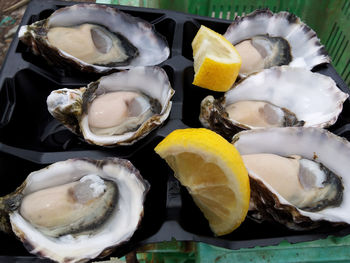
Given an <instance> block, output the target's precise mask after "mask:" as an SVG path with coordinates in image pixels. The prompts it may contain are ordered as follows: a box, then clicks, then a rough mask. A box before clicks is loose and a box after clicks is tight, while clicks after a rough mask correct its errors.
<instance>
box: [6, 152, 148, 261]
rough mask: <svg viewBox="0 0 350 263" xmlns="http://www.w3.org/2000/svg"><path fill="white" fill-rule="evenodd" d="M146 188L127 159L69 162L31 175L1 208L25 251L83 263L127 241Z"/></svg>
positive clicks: (56, 259) (103, 254)
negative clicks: (6, 214)
mask: <svg viewBox="0 0 350 263" xmlns="http://www.w3.org/2000/svg"><path fill="white" fill-rule="evenodd" d="M148 189H149V184H148V182H147V181H146V180H144V179H143V178H142V177H141V175H140V173H139V171H138V170H137V169H136V168H135V167H134V166H133V165H132V164H131V163H130V162H129V161H127V160H124V159H118V158H109V159H105V160H91V159H70V160H66V161H61V162H57V163H54V164H52V165H50V166H48V167H46V168H44V169H42V170H39V171H35V172H32V173H31V174H30V175H29V176H28V177H27V179H26V180H25V181H24V183H23V184H22V185H21V186H20V187H19V188H18V189H17V190H16V191H15V192H14V193H12V194H9V195H8V196H5V197H3V198H1V199H0V204H1V208H2V209H5V210H6V212H7V213H8V216H9V221H10V223H11V227H12V230H13V232H14V233H15V234H16V235H17V237H18V238H19V239H20V240H21V241H22V242H23V243H24V244H25V246H26V248H27V249H28V251H29V252H31V253H33V254H36V255H38V256H41V257H46V258H50V259H52V260H55V261H57V262H86V261H89V260H91V259H93V258H96V257H98V256H106V255H108V254H109V253H111V252H112V250H113V248H114V247H115V246H118V245H120V244H121V243H123V242H126V241H127V240H129V239H130V238H131V236H132V235H133V233H134V231H135V230H136V229H137V227H138V225H139V222H140V220H141V218H142V215H143V202H144V199H145V195H146V193H147V191H148ZM2 214H3V213H2Z"/></svg>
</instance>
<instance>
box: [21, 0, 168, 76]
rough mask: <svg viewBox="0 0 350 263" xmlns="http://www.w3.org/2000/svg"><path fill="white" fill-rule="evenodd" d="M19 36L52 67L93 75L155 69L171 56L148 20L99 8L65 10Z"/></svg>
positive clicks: (84, 7) (27, 28) (102, 7)
mask: <svg viewBox="0 0 350 263" xmlns="http://www.w3.org/2000/svg"><path fill="white" fill-rule="evenodd" d="M19 38H20V39H21V40H22V41H23V42H24V43H26V44H27V45H29V46H31V48H32V50H33V52H34V53H36V54H41V55H42V56H43V57H44V58H45V59H47V60H48V61H50V62H51V63H53V64H59V65H62V66H67V65H71V66H74V67H76V68H78V69H80V70H83V71H89V72H90V71H92V72H108V71H111V70H115V69H125V68H131V67H135V66H151V65H157V64H159V63H161V62H163V61H164V60H166V59H167V58H168V56H169V53H170V51H169V47H168V44H167V42H166V40H165V39H164V38H163V37H162V36H160V35H159V34H158V33H157V32H156V31H155V30H154V29H153V27H152V25H151V24H149V23H148V22H146V21H143V20H141V19H139V18H135V17H132V16H130V15H128V14H125V13H123V12H120V11H119V10H117V9H115V8H112V7H107V6H103V5H95V4H78V5H74V6H70V7H65V8H61V9H59V10H57V11H56V12H54V13H53V14H52V15H51V16H50V17H49V18H47V19H45V20H41V21H38V22H35V23H34V24H32V25H28V26H23V27H22V28H21V29H20V32H19Z"/></svg>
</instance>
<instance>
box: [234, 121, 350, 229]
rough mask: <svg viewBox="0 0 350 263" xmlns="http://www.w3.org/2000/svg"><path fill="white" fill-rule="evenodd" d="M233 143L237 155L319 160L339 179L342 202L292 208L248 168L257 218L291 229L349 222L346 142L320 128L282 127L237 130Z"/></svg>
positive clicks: (349, 179)
mask: <svg viewBox="0 0 350 263" xmlns="http://www.w3.org/2000/svg"><path fill="white" fill-rule="evenodd" d="M233 144H234V146H235V147H236V148H237V150H238V151H239V152H240V154H242V155H243V154H254V153H274V154H278V155H281V156H291V155H300V156H303V157H305V158H308V159H310V160H316V161H317V162H319V163H322V164H323V165H324V166H326V167H327V168H328V169H329V170H331V171H332V172H334V173H335V174H336V175H338V176H340V177H341V178H342V182H343V185H344V193H343V202H342V204H341V205H340V206H339V207H328V208H326V209H323V210H321V211H318V212H307V211H303V210H301V209H299V208H296V207H295V206H293V205H292V204H290V203H289V202H288V201H287V200H285V199H284V198H283V197H282V196H281V195H280V194H279V193H278V192H276V191H275V190H274V189H273V188H272V187H271V186H270V185H269V184H267V183H265V182H264V181H263V180H262V179H261V178H260V177H259V175H257V174H254V173H252V172H251V171H249V169H248V174H249V177H250V181H251V187H252V191H251V193H252V196H251V201H252V202H253V203H254V207H255V209H256V210H255V211H253V216H254V217H255V218H256V219H259V220H265V219H267V220H275V221H277V222H280V223H282V224H284V225H286V226H287V227H289V228H291V229H295V230H304V229H311V228H314V227H317V226H319V225H320V223H322V222H323V221H327V222H331V223H334V224H344V223H345V224H350V217H349V214H348V211H349V209H350V192H349V187H350V176H349V173H348V171H349V169H350V162H349V161H348V158H349V156H350V143H349V142H348V141H347V140H346V139H344V138H342V137H339V136H336V135H335V134H333V133H331V132H328V131H326V130H324V129H321V128H313V127H307V128H305V127H286V128H267V129H257V130H248V131H242V132H240V133H237V134H236V135H235V136H234V137H233Z"/></svg>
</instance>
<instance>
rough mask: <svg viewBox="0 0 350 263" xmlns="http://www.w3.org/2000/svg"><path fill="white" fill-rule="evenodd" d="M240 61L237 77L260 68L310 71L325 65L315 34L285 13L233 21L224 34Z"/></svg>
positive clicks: (256, 14)
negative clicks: (235, 50)
mask: <svg viewBox="0 0 350 263" xmlns="http://www.w3.org/2000/svg"><path fill="white" fill-rule="evenodd" d="M224 36H225V38H226V39H227V40H229V41H230V42H231V43H232V44H233V45H235V47H236V49H237V51H238V53H239V54H240V55H241V58H242V66H241V70H240V75H241V76H243V77H244V76H247V75H249V74H251V73H253V72H258V71H260V70H262V69H264V68H270V67H272V66H282V65H289V66H293V67H303V68H306V69H309V70H311V69H312V68H313V67H315V66H316V65H319V64H322V63H329V62H330V57H329V56H328V54H327V52H326V50H325V48H324V46H322V45H321V43H320V40H319V39H318V38H317V36H316V33H315V31H313V30H312V29H311V28H310V27H308V26H307V25H306V24H304V23H303V22H301V21H300V19H299V18H298V17H297V16H295V15H293V14H290V13H288V12H279V13H275V14H274V13H272V12H271V11H270V10H268V9H261V10H256V11H254V12H252V13H250V14H248V15H246V16H243V17H239V16H238V17H236V18H235V20H234V21H233V22H232V24H231V25H230V26H229V27H228V28H227V31H226V33H225V34H224Z"/></svg>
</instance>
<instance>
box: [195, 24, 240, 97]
mask: <svg viewBox="0 0 350 263" xmlns="http://www.w3.org/2000/svg"><path fill="white" fill-rule="evenodd" d="M192 49H193V61H194V72H195V75H194V80H193V84H194V85H196V86H199V87H202V88H206V89H210V90H214V91H222V92H224V91H227V90H229V89H230V88H231V87H232V85H233V83H234V82H235V81H236V79H237V76H238V73H239V70H240V68H241V64H242V60H241V57H240V55H239V54H238V52H237V50H236V49H235V47H234V46H233V45H232V44H231V43H230V42H229V41H228V40H227V39H226V38H225V37H224V36H222V35H221V34H219V33H217V32H215V31H213V30H211V29H209V28H207V27H205V26H201V27H200V29H199V30H198V32H197V34H196V36H195V37H194V39H193V41H192Z"/></svg>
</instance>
